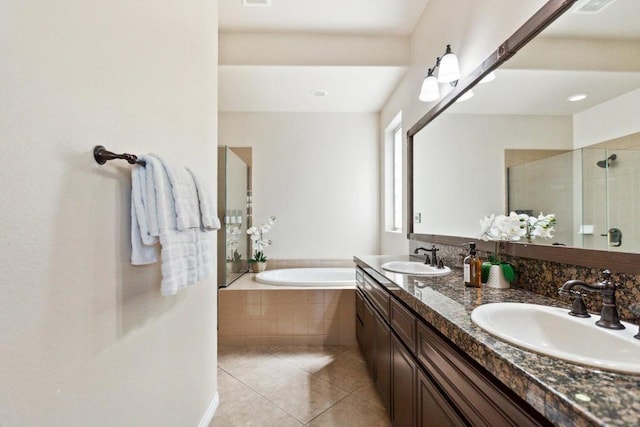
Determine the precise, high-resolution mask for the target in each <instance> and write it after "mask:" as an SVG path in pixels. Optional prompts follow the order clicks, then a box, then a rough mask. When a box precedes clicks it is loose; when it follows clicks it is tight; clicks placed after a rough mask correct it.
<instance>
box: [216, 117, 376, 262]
mask: <svg viewBox="0 0 640 427" xmlns="http://www.w3.org/2000/svg"><path fill="white" fill-rule="evenodd" d="M219 122H220V131H219V141H220V143H221V144H226V145H231V146H241V147H252V148H253V168H252V175H253V176H252V179H253V220H254V225H260V224H262V223H263V222H264V221H265V220H266V219H267V218H268V217H269V216H271V215H275V216H276V217H277V221H276V224H275V225H274V226H273V228H272V229H271V231H270V232H269V234H268V235H267V236H266V237H268V238H269V239H271V240H272V241H273V245H272V246H270V247H268V248H267V249H266V254H267V257H270V258H290V259H296V258H320V259H326V258H349V259H351V258H352V257H353V256H354V255H357V254H375V253H378V252H379V247H378V233H377V232H376V230H378V225H379V217H378V203H379V202H378V197H379V196H378V182H379V178H378V176H379V171H378V164H379V157H378V153H377V150H376V144H377V141H378V140H379V138H378V129H377V127H378V114H375V113H227V112H225V113H220V114H219Z"/></svg>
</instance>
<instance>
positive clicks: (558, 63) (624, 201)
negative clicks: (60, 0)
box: [408, 0, 640, 272]
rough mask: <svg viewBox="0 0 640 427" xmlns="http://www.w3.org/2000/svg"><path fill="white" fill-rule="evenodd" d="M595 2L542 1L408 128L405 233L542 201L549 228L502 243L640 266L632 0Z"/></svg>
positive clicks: (444, 231)
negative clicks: (553, 219)
mask: <svg viewBox="0 0 640 427" xmlns="http://www.w3.org/2000/svg"><path fill="white" fill-rule="evenodd" d="M599 3H608V4H607V5H606V7H604V8H603V9H602V10H600V11H598V12H593V11H591V10H588V11H585V10H582V9H584V8H585V7H587V8H589V7H590V6H589V5H593V4H594V2H585V1H582V0H581V1H577V2H571V1H568V2H560V1H550V2H548V3H547V4H546V5H545V6H544V7H543V8H542V9H541V10H540V11H539V12H538V13H537V14H536V16H534V17H533V18H532V19H531V20H530V21H529V22H528V23H527V24H525V26H523V28H521V29H520V30H519V31H518V33H516V34H514V36H513V37H512V38H511V39H509V41H507V43H505V45H503V46H501V47H500V48H499V49H498V50H497V51H496V53H495V54H494V55H492V57H490V58H488V59H487V61H485V63H484V64H483V65H482V66H481V67H479V68H478V69H477V70H475V71H474V73H472V75H470V76H468V78H466V79H465V81H464V82H462V84H463V86H462V87H461V88H456V89H455V90H454V91H453V92H452V93H450V94H449V96H448V98H445V99H444V100H442V101H441V102H440V103H439V104H438V105H436V107H434V109H433V110H431V111H429V112H428V113H427V115H426V116H425V117H423V118H422V119H421V120H420V122H418V123H417V124H416V125H415V126H414V127H413V128H412V129H411V130H410V131H409V132H408V142H409V146H408V147H409V161H410V164H409V166H410V167H409V173H410V177H409V187H410V188H409V191H410V193H409V194H410V206H409V213H410V217H409V224H410V226H409V230H410V232H409V237H410V238H417V239H426V238H429V239H430V240H438V239H440V241H442V242H443V243H444V242H455V241H456V240H455V239H453V240H452V239H451V238H453V237H456V238H461V239H463V240H468V239H474V240H477V239H478V234H479V231H480V226H479V220H480V219H482V218H483V217H484V216H486V215H489V214H492V213H494V214H499V213H507V212H509V211H511V210H516V211H523V212H527V213H530V214H536V215H537V214H538V213H539V212H541V211H542V212H543V213H545V214H546V213H555V214H556V216H557V220H558V222H557V225H556V232H555V234H554V238H553V239H551V240H549V241H544V240H536V241H534V242H533V244H511V245H508V246H509V252H510V253H512V254H515V255H523V256H530V257H532V258H541V259H548V260H566V261H567V262H571V263H575V264H578V265H590V266H594V267H599V266H605V267H607V266H608V267H611V268H613V264H612V263H615V264H616V265H617V266H618V267H617V268H621V269H622V270H625V271H633V272H640V256H638V255H637V254H640V25H638V24H637V23H638V22H639V21H640V1H637V0H614V1H612V2H599ZM585 5H586V6H585ZM558 15H559V16H558ZM556 17H557V19H556ZM547 25H548V26H547ZM533 36H535V37H533ZM529 40H530V41H529ZM519 42H520V44H521V46H516V43H519ZM525 43H526V45H525ZM509 49H513V50H514V51H515V50H517V53H515V55H514V51H509ZM512 55H513V56H512ZM507 58H509V59H508V60H507ZM492 69H494V70H493V74H494V75H495V79H493V80H491V81H488V82H487V81H486V80H487V79H483V77H484V76H485V75H487V74H488V72H489V71H491V70H492ZM483 80H485V81H483ZM469 90H472V91H473V94H474V96H473V97H472V98H471V99H469V100H467V101H464V102H455V99H456V98H457V97H458V96H459V95H460V94H462V93H464V92H466V91H469ZM577 95H586V98H584V99H581V100H577V101H576V100H574V101H571V100H569V98H570V97H572V96H577ZM552 244H555V245H561V247H558V246H554V247H551V246H550V245H552ZM616 254H617V256H616ZM594 260H595V261H597V262H595V263H594Z"/></svg>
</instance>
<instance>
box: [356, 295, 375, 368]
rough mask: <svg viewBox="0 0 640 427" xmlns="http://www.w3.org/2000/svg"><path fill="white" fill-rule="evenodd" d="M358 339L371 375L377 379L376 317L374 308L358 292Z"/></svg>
mask: <svg viewBox="0 0 640 427" xmlns="http://www.w3.org/2000/svg"><path fill="white" fill-rule="evenodd" d="M356 339H357V340H358V345H359V346H360V350H361V351H362V355H363V356H364V360H365V361H366V362H367V369H368V370H369V375H371V376H372V377H373V378H375V370H374V369H375V360H374V358H375V347H374V339H375V315H374V311H373V307H371V304H369V302H368V301H366V300H365V299H364V297H363V296H362V295H361V294H360V292H358V291H356Z"/></svg>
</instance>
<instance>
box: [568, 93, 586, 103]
mask: <svg viewBox="0 0 640 427" xmlns="http://www.w3.org/2000/svg"><path fill="white" fill-rule="evenodd" d="M586 97H587V94H586V93H576V94H575V95H571V96H570V97H568V98H567V101H569V102H577V101H582V100H583V99H585V98H586Z"/></svg>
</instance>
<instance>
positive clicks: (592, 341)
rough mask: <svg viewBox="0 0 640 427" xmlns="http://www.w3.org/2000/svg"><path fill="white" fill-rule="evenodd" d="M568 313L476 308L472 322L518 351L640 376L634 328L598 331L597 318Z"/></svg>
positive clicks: (509, 306) (530, 307)
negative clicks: (528, 351)
mask: <svg viewBox="0 0 640 427" xmlns="http://www.w3.org/2000/svg"><path fill="white" fill-rule="evenodd" d="M568 312H569V310H568V309H563V308H557V307H547V306H542V305H534V304H519V303H509V302H504V303H494V304H485V305H481V306H479V307H477V308H476V309H475V310H473V311H472V312H471V320H472V321H473V322H474V323H475V324H477V325H478V326H480V327H481V328H482V329H484V330H485V331H487V332H488V333H490V334H491V335H494V336H496V337H498V338H500V339H502V340H504V341H507V342H509V343H511V344H515V345H517V346H519V347H523V348H526V349H528V350H532V351H535V352H537V353H541V354H545V355H547V356H552V357H556V358H558V359H563V360H567V361H569V362H574V363H579V364H582V365H587V366H592V367H595V368H599V369H603V370H607V371H615V372H624V373H630V374H640V340H637V339H635V338H633V336H634V335H635V334H636V333H637V332H638V326H637V325H632V324H630V323H626V322H622V324H623V325H625V326H626V329H624V330H610V329H604V328H601V327H598V326H596V325H595V321H596V320H598V319H599V318H600V316H599V315H592V316H591V317H590V318H588V319H583V318H578V317H574V316H570V315H569V314H568Z"/></svg>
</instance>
